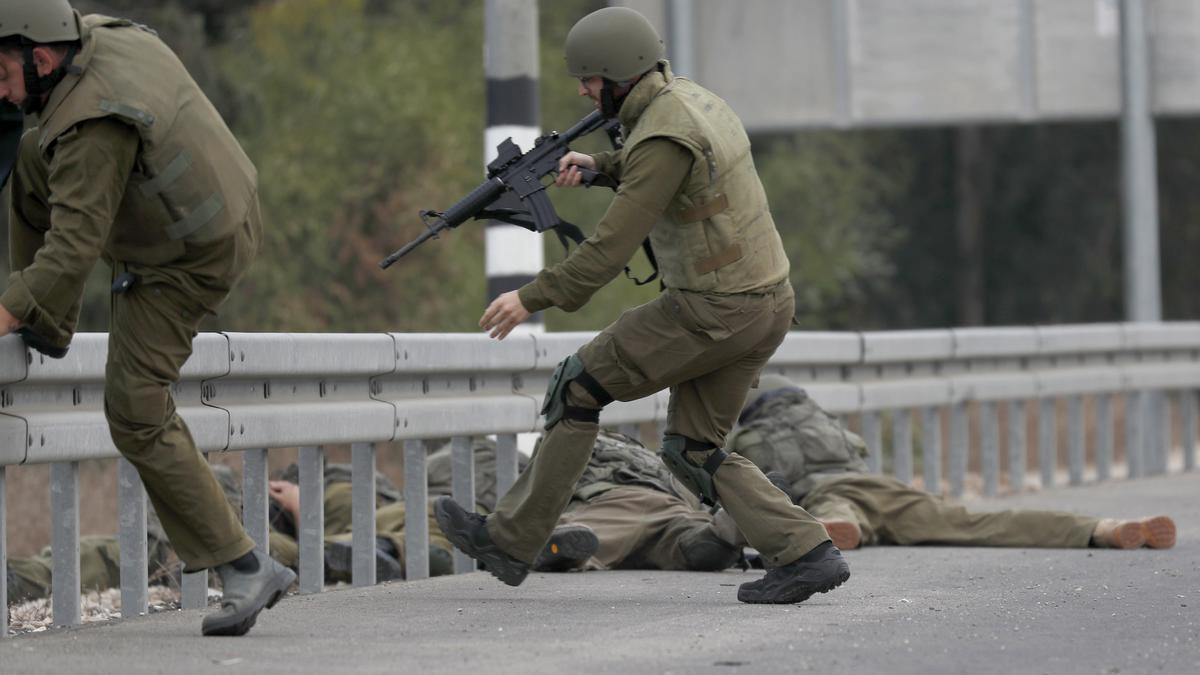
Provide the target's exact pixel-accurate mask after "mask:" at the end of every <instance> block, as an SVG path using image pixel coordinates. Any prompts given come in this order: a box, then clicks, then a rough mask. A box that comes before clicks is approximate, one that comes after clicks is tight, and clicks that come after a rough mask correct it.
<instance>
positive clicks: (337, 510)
mask: <svg viewBox="0 0 1200 675" xmlns="http://www.w3.org/2000/svg"><path fill="white" fill-rule="evenodd" d="M324 474H325V475H324V481H325V499H324V502H323V503H324V509H325V513H324V519H325V543H326V544H330V543H344V544H352V543H353V541H354V535H353V532H352V530H351V527H352V526H353V524H354V517H353V514H354V486H353V483H352V482H351V480H352V478H353V473H352V468H351V467H350V465H348V464H327V465H325V472H324ZM298 476H299V470H298V467H297V466H296V465H294V464H293V465H292V466H291V467H289V470H288V471H287V472H285V474H284V476H283V478H284V479H285V480H290V481H292V482H296V480H297V478H298ZM429 513H430V514H432V513H433V509H432V508H430V509H429ZM405 517H406V512H405V508H404V493H402V492H401V491H400V490H399V489H397V488H396V486H395V485H393V484H392V483H391V481H389V480H388V479H387V478H386V477H384V476H382V475H376V477H375V536H376V537H383V538H384V539H387V540H388V541H389V542H390V543H391V544H392V546H394V547H395V550H396V552H397V556H396V558H397V560H399V562H400V564H401V565H403V564H404V524H405ZM429 518H430V522H429V528H430V529H429V537H430V538H429V543H430V546H432V547H434V548H441V549H444V550H445V551H447V555H449V552H450V551H452V550H453V547H451V546H450V542H448V541H446V539H445V537H444V536H443V535H442V531H441V530H440V529H438V527H437V522H436V521H435V520H433V516H432V515H430V517H429ZM283 529H288V531H286V532H285V531H282V530H283ZM295 534H296V533H295V531H294V530H290V529H289V528H275V529H272V530H271V534H270V538H271V542H270V547H271V557H272V558H275V559H276V560H278V561H279V562H281V563H283V564H284V565H287V566H288V567H291V568H293V569H295V568H297V566H299V564H300V545H299V543H298V542H297V541H296V536H295ZM334 580H335V581H345V582H349V581H350V579H334Z"/></svg>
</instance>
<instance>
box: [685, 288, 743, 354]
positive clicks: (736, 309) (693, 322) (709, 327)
mask: <svg viewBox="0 0 1200 675" xmlns="http://www.w3.org/2000/svg"><path fill="white" fill-rule="evenodd" d="M668 293H669V294H670V305H669V308H670V311H671V312H672V314H674V316H675V317H676V319H677V320H678V321H679V323H680V325H681V326H682V327H683V328H684V329H685V330H687V331H688V332H690V333H692V334H695V335H699V336H703V337H706V338H708V339H709V340H712V341H714V342H718V341H721V340H724V339H726V338H729V337H730V336H732V335H733V334H734V333H736V332H738V331H739V330H741V329H742V328H744V327H745V326H748V325H750V324H751V323H753V322H754V321H755V320H757V319H756V316H755V314H756V312H754V311H752V310H753V309H754V307H753V304H754V303H752V301H751V297H750V296H748V295H742V294H738V295H714V294H708V293H690V292H687V291H677V290H671V291H668Z"/></svg>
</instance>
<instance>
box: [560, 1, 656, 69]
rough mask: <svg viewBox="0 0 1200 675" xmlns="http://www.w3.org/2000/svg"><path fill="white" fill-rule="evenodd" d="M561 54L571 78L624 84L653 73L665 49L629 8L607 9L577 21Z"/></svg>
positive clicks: (638, 16)
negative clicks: (606, 80)
mask: <svg viewBox="0 0 1200 675" xmlns="http://www.w3.org/2000/svg"><path fill="white" fill-rule="evenodd" d="M564 53H565V55H566V60H567V72H568V73H570V74H571V75H572V76H574V77H579V78H585V77H593V76H596V75H599V76H600V77H603V78H605V79H608V80H612V81H613V82H625V81H627V80H632V79H633V78H635V77H637V76H638V75H641V74H642V73H645V72H647V71H649V70H652V69H653V68H654V67H655V66H656V65H657V64H658V61H659V60H660V59H662V58H663V56H664V54H665V48H664V47H663V41H662V38H660V37H659V36H658V31H656V30H654V26H652V25H651V24H650V21H649V20H647V19H646V17H644V16H642V15H641V14H639V13H638V12H637V11H635V10H632V9H629V8H628V7H606V8H604V9H599V10H596V11H595V12H592V13H591V14H588V15H587V16H585V17H583V18H582V19H580V20H579V21H578V22H576V24H575V26H574V27H572V28H571V31H570V32H569V33H567V42H566V46H565V48H564Z"/></svg>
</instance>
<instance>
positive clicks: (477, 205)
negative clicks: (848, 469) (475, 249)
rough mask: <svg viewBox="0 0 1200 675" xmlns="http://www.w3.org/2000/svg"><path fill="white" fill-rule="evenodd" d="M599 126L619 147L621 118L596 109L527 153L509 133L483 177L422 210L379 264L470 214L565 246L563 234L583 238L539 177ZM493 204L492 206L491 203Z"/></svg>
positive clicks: (589, 179)
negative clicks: (454, 197) (406, 236)
mask: <svg viewBox="0 0 1200 675" xmlns="http://www.w3.org/2000/svg"><path fill="white" fill-rule="evenodd" d="M599 129H603V130H604V131H605V132H606V133H607V134H608V136H609V139H610V140H611V141H612V143H613V146H614V147H620V130H619V122H618V121H617V120H616V119H611V118H605V117H604V116H603V115H602V114H600V111H598V110H597V111H594V112H592V113H591V114H590V115H588V116H587V117H584V118H583V119H581V120H579V121H578V122H576V123H575V125H574V126H572V127H571V128H570V129H567V130H566V131H565V132H563V133H561V134H560V133H558V132H557V131H552V132H550V133H548V134H546V135H544V136H540V137H538V139H537V140H535V141H534V142H533V147H532V148H531V149H530V150H529V151H528V152H525V153H522V152H521V148H519V147H517V144H516V143H513V140H512V138H511V137H510V138H506V139H504V142H502V143H501V144H500V145H498V146H496V150H497V152H498V155H497V156H496V159H494V160H492V162H491V163H490V164H488V165H487V180H485V181H484V182H483V183H481V184H480V185H479V186H478V187H476V188H475V189H474V190H472V191H471V193H470V194H468V195H467V196H466V197H463V198H462V199H461V200H459V201H458V203H457V204H455V205H454V206H451V207H450V208H449V209H446V210H445V211H421V212H420V215H421V222H423V223H425V231H424V232H422V233H421V234H420V236H418V237H417V238H416V239H414V240H412V241H410V242H409V243H407V244H405V245H404V246H403V247H402V248H400V249H399V250H397V251H396V252H395V253H392V254H391V255H389V256H388V257H386V258H384V259H383V260H382V261H381V262H380V263H379V267H380V268H382V269H387V268H388V267H391V265H392V263H394V262H396V261H397V260H399V259H400V258H403V257H404V256H405V255H407V254H408V252H409V251H411V250H413V249H414V248H416V247H418V246H420V245H421V244H423V243H425V242H426V241H428V240H429V239H436V238H437V236H438V234H439V233H440V232H442V231H443V230H448V229H450V228H453V227H458V226H459V225H462V224H463V223H465V222H466V221H468V220H471V219H475V220H499V221H501V222H505V223H508V224H510V225H517V226H519V227H523V228H525V229H527V230H529V231H530V232H546V231H548V230H554V233H555V234H556V235H557V236H558V239H559V241H560V242H562V245H563V247H564V248H566V247H567V238H570V239H572V240H574V241H575V243H576V244H579V243H581V242H583V240H584V236H583V232H582V231H581V230H580V229H579V227H577V226H575V225H572V224H571V223H568V222H566V221H564V220H563V219H561V218H559V217H558V214H557V213H556V212H555V211H554V204H552V203H551V202H550V197H549V195H547V194H546V186H545V185H543V184H542V179H543V178H545V177H546V176H549V175H550V174H553V173H555V172H557V171H558V161H559V159H561V158H562V156H563V155H565V154H567V153H568V152H570V147H568V146H569V145H570V143H571V142H572V141H574V140H575V139H577V138H580V137H583V136H586V135H588V134H590V133H592V132H593V131H597V130H599ZM579 170H580V172H581V173H582V175H583V184H584V186H586V187H591V186H593V185H600V186H602V187H610V188H612V189H614V190H615V189H616V188H617V183H616V182H615V181H614V180H613V179H612V178H610V177H609V176H606V175H605V174H602V173H599V172H597V171H592V170H590V169H584V168H583V167H579ZM493 205H494V206H495V208H489V207H492V206H493Z"/></svg>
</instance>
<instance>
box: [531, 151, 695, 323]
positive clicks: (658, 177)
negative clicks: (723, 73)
mask: <svg viewBox="0 0 1200 675" xmlns="http://www.w3.org/2000/svg"><path fill="white" fill-rule="evenodd" d="M622 163H623V165H624V171H623V172H622V174H623V175H622V177H621V185H620V187H619V188H618V189H617V196H616V197H615V198H614V199H613V201H612V203H611V204H610V205H609V207H608V211H607V212H606V213H605V214H604V217H603V218H601V219H600V222H599V223H598V224H597V225H596V231H595V233H594V234H593V235H592V236H591V237H588V238H587V239H586V240H585V241H584V242H583V243H582V244H581V245H580V246H579V248H577V249H575V250H574V251H572V252H571V254H570V255H569V256H567V258H566V260H563V261H562V262H561V263H559V264H557V265H555V266H553V267H550V268H547V269H544V270H542V271H541V272H540V273H539V274H538V275H537V277H536V278H535V279H534V280H533V281H531V282H529V283H528V284H526V285H525V286H523V287H521V289H520V290H519V291H518V295H519V297H520V298H521V304H522V305H524V306H525V309H527V310H529V311H530V312H538V311H541V310H543V309H546V308H548V307H559V308H561V309H563V310H566V311H568V312H573V311H575V310H577V309H579V308H580V307H582V306H583V305H584V304H586V303H587V301H588V299H589V298H591V297H592V294H594V293H595V292H596V291H597V290H599V289H600V288H601V287H603V286H604V285H605V284H607V283H608V282H609V281H611V280H612V279H613V277H615V276H617V274H619V273H620V272H621V270H622V269H624V267H625V265H626V263H628V262H629V259H630V258H632V257H633V254H634V253H635V252H637V250H638V247H639V246H640V245H641V243H642V241H643V240H644V239H645V238H646V237H647V236H648V235H649V234H650V230H651V229H652V228H653V227H654V225H655V224H657V223H658V221H659V220H661V218H662V215H663V212H664V211H666V209H667V205H668V204H670V203H671V200H672V199H673V198H674V197H675V194H676V192H678V191H679V188H680V186H681V185H682V184H683V181H684V179H685V178H686V177H687V175H688V173H689V172H690V171H691V169H692V153H691V152H690V151H688V150H687V149H686V148H684V147H683V146H682V145H679V144H677V143H676V142H674V141H671V140H668V139H665V138H653V139H650V140H647V141H644V142H642V143H639V144H638V145H637V146H635V147H634V148H632V149H631V150H630V151H629V153H628V154H627V155H626V156H625V158H624V161H623V162H622Z"/></svg>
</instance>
